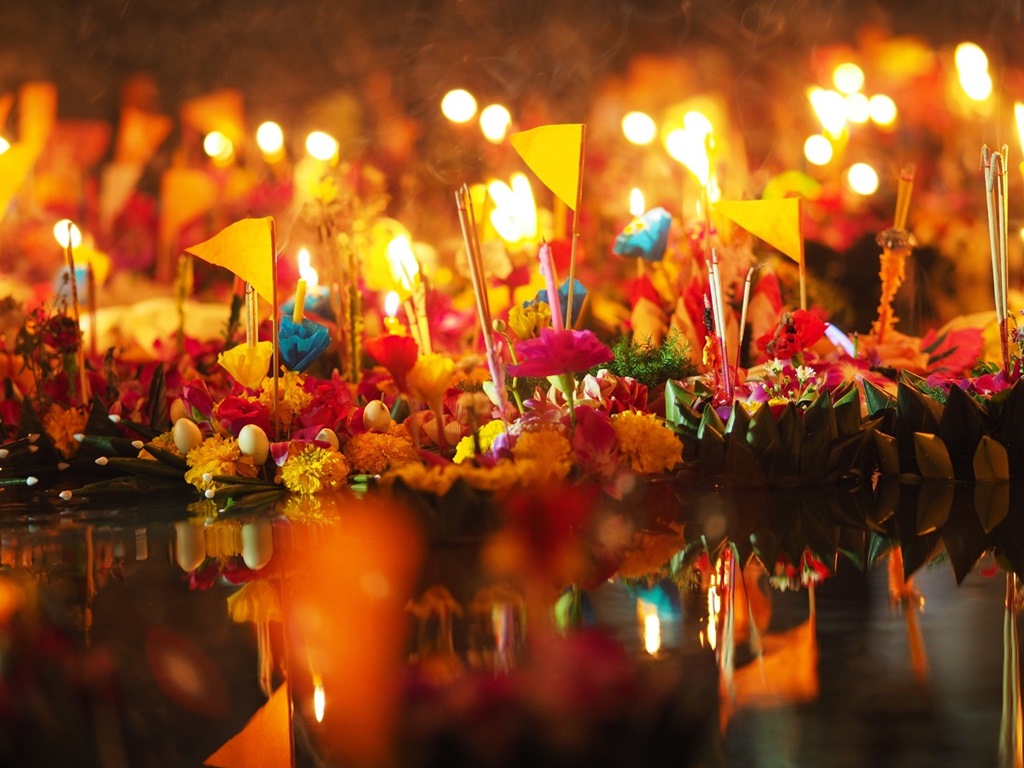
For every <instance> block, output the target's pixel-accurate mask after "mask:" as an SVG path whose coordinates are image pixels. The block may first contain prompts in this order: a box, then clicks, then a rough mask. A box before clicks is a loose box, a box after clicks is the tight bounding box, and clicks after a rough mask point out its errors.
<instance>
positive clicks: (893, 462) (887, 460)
mask: <svg viewBox="0 0 1024 768" xmlns="http://www.w3.org/2000/svg"><path fill="white" fill-rule="evenodd" d="M875 450H876V451H877V453H878V469H879V471H880V472H881V473H882V474H883V475H892V476H893V477H895V476H896V475H898V474H899V473H900V454H899V450H898V449H897V447H896V438H895V437H892V436H891V435H887V434H885V433H884V432H878V431H876V432H875Z"/></svg>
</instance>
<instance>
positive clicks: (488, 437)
mask: <svg viewBox="0 0 1024 768" xmlns="http://www.w3.org/2000/svg"><path fill="white" fill-rule="evenodd" d="M504 432H505V422H503V421H502V420H501V419H494V420H493V421H489V422H487V423H486V424H484V425H483V426H482V427H480V429H479V430H477V439H478V440H479V441H480V453H487V451H489V450H490V449H491V445H492V444H493V443H494V441H495V440H497V439H498V435H500V434H503V433H504ZM475 455H476V442H475V441H474V440H473V436H472V435H466V436H465V437H464V438H462V439H461V440H459V444H458V445H457V446H455V458H454V461H455V463H456V464H461V463H462V462H464V461H466V459H471V458H473V457H474V456H475Z"/></svg>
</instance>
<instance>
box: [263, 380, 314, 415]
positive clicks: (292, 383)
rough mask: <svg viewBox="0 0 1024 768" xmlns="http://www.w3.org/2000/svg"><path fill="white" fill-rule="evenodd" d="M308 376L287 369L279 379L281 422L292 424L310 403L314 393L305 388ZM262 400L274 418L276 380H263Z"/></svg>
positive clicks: (279, 412)
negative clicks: (296, 416)
mask: <svg viewBox="0 0 1024 768" xmlns="http://www.w3.org/2000/svg"><path fill="white" fill-rule="evenodd" d="M305 379H306V377H305V376H304V375H303V374H301V373H298V372H297V371H287V372H286V373H284V374H283V375H282V376H281V377H280V378H279V380H278V383H277V386H278V392H279V395H278V401H277V409H278V410H277V416H278V419H280V421H281V424H291V423H292V419H293V418H294V417H295V415H296V414H300V413H302V412H303V411H304V410H305V409H306V408H307V407H308V406H309V404H310V403H312V402H313V395H312V394H311V393H310V392H307V391H306V389H305V386H304V385H305ZM260 402H261V403H263V404H264V405H266V406H267V408H268V410H269V411H270V414H271V420H273V414H274V380H273V379H271V378H267V379H264V380H263V386H262V387H261V388H260Z"/></svg>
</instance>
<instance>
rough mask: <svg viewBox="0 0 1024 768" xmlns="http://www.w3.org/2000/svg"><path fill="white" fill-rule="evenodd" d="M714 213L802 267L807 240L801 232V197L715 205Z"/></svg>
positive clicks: (734, 201) (735, 201) (728, 201)
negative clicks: (776, 249) (805, 241)
mask: <svg viewBox="0 0 1024 768" xmlns="http://www.w3.org/2000/svg"><path fill="white" fill-rule="evenodd" d="M714 210H715V212H716V213H719V214H721V215H722V216H725V218H727V219H729V220H730V221H732V222H734V223H735V224H738V225H739V226H741V227H743V229H745V230H747V232H749V233H750V234H752V235H754V236H756V237H759V238H761V239H762V240H764V241H765V242H766V243H768V244H769V245H771V246H773V247H775V248H778V249H779V250H780V251H782V252H783V253H784V254H786V255H787V256H789V258H791V259H793V261H795V262H796V263H797V264H799V265H800V266H803V263H804V239H803V236H802V234H801V229H800V198H799V197H784V198H782V199H780V200H727V201H722V202H720V203H715V206H714Z"/></svg>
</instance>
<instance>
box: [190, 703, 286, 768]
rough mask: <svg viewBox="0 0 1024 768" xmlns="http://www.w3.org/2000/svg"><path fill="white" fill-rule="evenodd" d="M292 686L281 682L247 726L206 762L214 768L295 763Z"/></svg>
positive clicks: (257, 767) (267, 766)
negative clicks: (291, 707)
mask: <svg viewBox="0 0 1024 768" xmlns="http://www.w3.org/2000/svg"><path fill="white" fill-rule="evenodd" d="M288 705H289V699H288V686H287V685H280V686H278V688H277V690H276V691H274V693H273V694H272V695H271V697H270V698H269V699H268V700H267V703H266V704H264V705H263V706H262V707H260V708H259V709H257V710H256V714H254V715H253V716H252V718H251V719H250V720H249V722H248V723H246V724H245V728H243V729H242V730H241V731H239V732H238V733H237V734H236V735H234V736H232V737H231V738H230V739H229V740H228V741H227V743H225V744H224V746H222V747H221V748H220V749H218V750H217V751H216V752H214V753H213V754H212V755H210V756H209V757H208V758H206V760H205V761H204V762H203V765H209V766H213V767H214V768H261V767H262V766H266V768H278V766H282V765H292V742H291V727H292V726H291V722H289V720H290V712H289V707H288Z"/></svg>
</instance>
